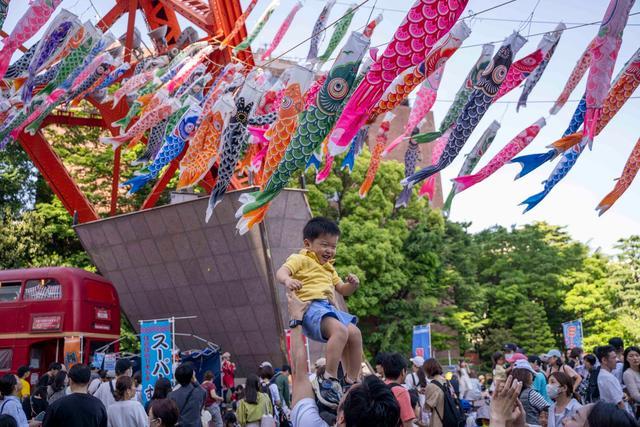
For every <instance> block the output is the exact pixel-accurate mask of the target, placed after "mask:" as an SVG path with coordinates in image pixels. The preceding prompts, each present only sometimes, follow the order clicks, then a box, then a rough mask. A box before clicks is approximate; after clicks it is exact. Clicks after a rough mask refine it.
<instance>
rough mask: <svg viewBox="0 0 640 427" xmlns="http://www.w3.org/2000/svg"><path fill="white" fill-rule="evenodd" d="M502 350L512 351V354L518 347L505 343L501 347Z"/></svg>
mask: <svg viewBox="0 0 640 427" xmlns="http://www.w3.org/2000/svg"><path fill="white" fill-rule="evenodd" d="M502 349H503V350H504V351H513V352H515V351H516V350H517V349H518V346H516V345H515V344H512V343H507V344H505V345H504V346H503V347H502Z"/></svg>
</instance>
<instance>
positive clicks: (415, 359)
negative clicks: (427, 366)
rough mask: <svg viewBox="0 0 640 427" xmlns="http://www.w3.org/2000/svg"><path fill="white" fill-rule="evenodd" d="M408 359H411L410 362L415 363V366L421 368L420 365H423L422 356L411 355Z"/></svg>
mask: <svg viewBox="0 0 640 427" xmlns="http://www.w3.org/2000/svg"><path fill="white" fill-rule="evenodd" d="M409 360H411V363H413V364H414V365H416V367H417V368H422V365H424V357H422V356H416V357H412V358H411V359H409Z"/></svg>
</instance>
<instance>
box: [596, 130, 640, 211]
mask: <svg viewBox="0 0 640 427" xmlns="http://www.w3.org/2000/svg"><path fill="white" fill-rule="evenodd" d="M639 169H640V139H638V141H637V142H636V145H635V147H633V150H632V151H631V154H630V155H629V158H628V159H627V163H626V164H625V165H624V169H623V171H622V175H620V178H618V180H617V182H616V185H615V186H614V187H613V190H612V191H611V192H610V193H609V194H607V195H606V196H604V198H603V199H602V201H601V202H600V203H599V204H598V207H596V210H597V211H598V215H602V214H603V213H605V212H606V211H608V210H609V208H610V207H611V206H613V204H614V203H615V202H616V201H617V200H618V199H619V198H620V196H622V195H623V194H624V192H625V191H627V188H629V186H630V185H631V184H632V183H633V180H634V179H635V177H636V175H637V174H638V170H639Z"/></svg>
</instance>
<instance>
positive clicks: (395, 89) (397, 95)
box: [371, 21, 471, 115]
mask: <svg viewBox="0 0 640 427" xmlns="http://www.w3.org/2000/svg"><path fill="white" fill-rule="evenodd" d="M470 34H471V29H470V28H469V27H468V26H467V24H465V23H464V21H460V22H458V23H457V24H456V25H454V26H453V28H452V29H451V31H450V32H449V34H447V35H446V37H443V38H441V39H440V40H439V41H438V43H436V44H435V46H433V48H432V49H431V50H430V51H429V53H428V54H427V56H426V57H425V58H424V61H422V62H421V63H420V64H418V65H416V66H415V67H411V68H409V69H407V70H405V71H404V72H402V73H400V74H398V76H396V78H395V79H394V80H393V82H392V83H391V84H390V85H389V86H388V87H387V89H386V90H385V92H384V94H383V95H382V97H381V98H380V100H379V101H378V102H377V104H376V106H375V107H374V109H373V111H372V113H371V114H372V115H377V114H381V113H384V112H385V111H391V110H393V109H394V108H396V107H397V106H398V105H400V103H401V102H402V101H403V100H405V99H406V98H407V97H408V96H409V94H410V93H411V92H413V90H414V89H415V88H416V87H417V86H418V85H419V84H420V83H422V82H423V81H424V79H425V78H426V77H429V76H431V74H433V73H434V72H435V71H436V70H437V69H438V68H440V67H442V66H444V64H446V62H447V61H448V60H449V58H451V56H453V54H454V53H455V52H456V51H457V50H458V48H459V47H460V45H462V42H463V41H464V40H465V39H466V38H467V37H469V35H470Z"/></svg>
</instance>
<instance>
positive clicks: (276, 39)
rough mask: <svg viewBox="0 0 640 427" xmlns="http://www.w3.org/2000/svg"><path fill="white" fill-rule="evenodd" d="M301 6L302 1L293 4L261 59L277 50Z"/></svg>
mask: <svg viewBox="0 0 640 427" xmlns="http://www.w3.org/2000/svg"><path fill="white" fill-rule="evenodd" d="M301 8H302V3H300V2H297V3H296V4H295V5H293V8H292V9H291V11H290V12H289V14H288V15H287V17H286V18H284V21H283V22H282V25H280V28H278V32H277V33H276V35H275V36H274V37H273V40H272V41H271V44H270V45H269V47H268V48H267V50H265V51H264V53H263V54H262V56H261V57H260V60H261V61H264V60H265V59H267V58H268V57H269V56H270V55H271V53H272V52H273V51H274V50H276V48H277V47H278V45H279V44H280V42H281V41H282V39H283V38H284V35H285V34H287V31H289V27H290V26H291V22H293V18H295V16H296V14H297V13H298V11H299V10H300V9H301Z"/></svg>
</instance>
